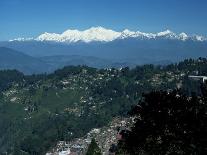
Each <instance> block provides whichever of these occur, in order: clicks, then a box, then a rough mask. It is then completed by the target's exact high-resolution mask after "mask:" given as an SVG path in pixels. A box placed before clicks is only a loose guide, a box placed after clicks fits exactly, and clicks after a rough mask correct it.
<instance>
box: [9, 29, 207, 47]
mask: <svg viewBox="0 0 207 155" xmlns="http://www.w3.org/2000/svg"><path fill="white" fill-rule="evenodd" d="M127 38H136V39H159V38H162V39H173V40H181V41H186V40H193V41H206V40H207V39H206V38H205V37H203V36H198V35H194V36H188V35H187V34H186V33H184V32H183V33H180V34H176V33H174V32H172V31H170V30H165V31H163V32H159V33H145V32H140V31H131V30H128V29H125V30H123V31H122V32H117V31H114V30H111V29H106V28H104V27H101V26H99V27H91V28H89V29H87V30H83V31H80V30H76V29H69V30H66V31H65V32H63V33H61V34H57V33H48V32H45V33H43V34H41V35H39V36H38V37H37V38H35V39H33V38H28V39H24V38H18V39H14V40H10V41H29V40H36V41H52V42H63V43H76V42H85V43H89V42H110V41H114V40H116V39H127Z"/></svg>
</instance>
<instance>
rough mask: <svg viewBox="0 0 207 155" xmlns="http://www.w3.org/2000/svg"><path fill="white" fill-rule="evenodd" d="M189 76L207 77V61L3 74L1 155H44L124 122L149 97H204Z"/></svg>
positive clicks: (0, 88) (0, 90) (0, 76)
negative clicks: (160, 93) (158, 93)
mask: <svg viewBox="0 0 207 155" xmlns="http://www.w3.org/2000/svg"><path fill="white" fill-rule="evenodd" d="M188 75H207V59H204V58H200V59H197V60H192V59H190V60H185V61H183V62H180V63H178V64H172V65H168V66H165V67H163V66H153V65H144V66H137V67H136V68H134V69H129V68H122V69H101V70H98V69H95V68H90V67H86V66H78V67H74V66H69V67H65V68H63V69H60V70H57V71H55V72H54V73H52V74H48V75H47V74H41V75H30V76H25V75H23V74H22V73H20V72H18V71H16V70H5V71H0V118H1V119H0V154H8V153H12V154H15V155H18V154H23V155H24V154H25V155H28V154H33V155H34V154H38V155H41V154H45V153H46V151H48V150H49V149H50V148H51V147H53V146H54V145H55V144H56V142H57V141H59V140H65V141H67V140H71V139H73V138H75V137H80V136H82V135H84V134H85V133H87V132H88V131H90V130H91V129H92V128H94V127H101V126H104V125H106V124H107V123H109V122H110V120H111V119H112V118H113V117H115V116H125V115H126V114H127V112H128V111H129V110H130V108H131V106H132V105H135V104H137V103H138V101H139V99H140V97H141V95H142V93H144V92H149V91H151V90H158V89H162V90H169V89H175V88H180V89H181V90H182V91H184V92H186V93H187V94H190V92H191V91H195V92H196V93H199V82H198V81H193V80H189V78H188Z"/></svg>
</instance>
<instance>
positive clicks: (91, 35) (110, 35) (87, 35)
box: [36, 27, 120, 42]
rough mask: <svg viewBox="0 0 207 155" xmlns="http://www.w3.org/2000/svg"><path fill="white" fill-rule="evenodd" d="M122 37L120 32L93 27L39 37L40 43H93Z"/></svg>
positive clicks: (45, 34)
mask: <svg viewBox="0 0 207 155" xmlns="http://www.w3.org/2000/svg"><path fill="white" fill-rule="evenodd" d="M119 36H120V32H116V31H113V30H109V29H105V28H103V27H92V28H90V29H87V30H84V31H79V30H71V29H69V30H67V31H65V32H63V33H62V34H55V33H47V32H46V33H44V34H42V35H40V36H39V37H37V39H36V40H39V41H57V42H78V41H83V42H92V41H104V42H108V41H113V40H115V39H116V38H118V37H119Z"/></svg>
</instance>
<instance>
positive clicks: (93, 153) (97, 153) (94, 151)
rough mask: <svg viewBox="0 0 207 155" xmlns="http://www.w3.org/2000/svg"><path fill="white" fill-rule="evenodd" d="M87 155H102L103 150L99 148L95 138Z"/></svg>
mask: <svg viewBox="0 0 207 155" xmlns="http://www.w3.org/2000/svg"><path fill="white" fill-rule="evenodd" d="M86 155H101V149H100V148H99V146H98V144H97V143H96V141H95V139H94V138H93V139H92V141H91V144H90V145H89V147H88V150H87V153H86Z"/></svg>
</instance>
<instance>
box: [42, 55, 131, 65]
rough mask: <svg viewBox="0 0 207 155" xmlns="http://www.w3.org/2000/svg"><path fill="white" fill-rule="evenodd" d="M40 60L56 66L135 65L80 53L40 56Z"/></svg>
mask: <svg viewBox="0 0 207 155" xmlns="http://www.w3.org/2000/svg"><path fill="white" fill-rule="evenodd" d="M39 59H40V60H42V61H44V62H45V63H47V64H49V65H51V66H53V67H54V68H62V67H64V66H78V65H85V66H89V67H95V68H111V67H114V68H120V67H126V66H129V67H134V66H135V65H134V64H130V63H127V62H122V63H117V62H113V61H110V60H106V59H100V58H97V57H92V56H79V55H70V56H69V55H56V56H45V57H40V58H39Z"/></svg>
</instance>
